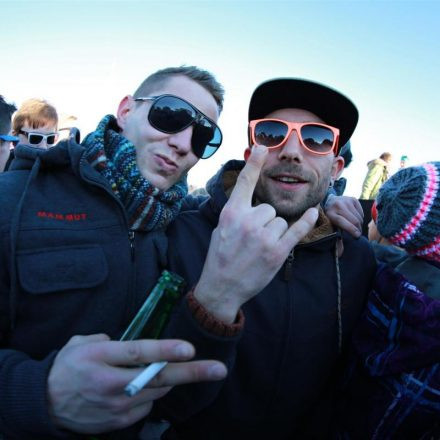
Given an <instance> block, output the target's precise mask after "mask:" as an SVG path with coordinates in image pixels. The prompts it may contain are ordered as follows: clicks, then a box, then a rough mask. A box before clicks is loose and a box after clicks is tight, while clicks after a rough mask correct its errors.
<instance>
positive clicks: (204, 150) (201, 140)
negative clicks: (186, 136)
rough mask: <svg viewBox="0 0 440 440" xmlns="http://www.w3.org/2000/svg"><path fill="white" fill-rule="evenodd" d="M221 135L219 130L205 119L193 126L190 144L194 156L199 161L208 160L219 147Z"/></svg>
mask: <svg viewBox="0 0 440 440" xmlns="http://www.w3.org/2000/svg"><path fill="white" fill-rule="evenodd" d="M221 143H222V135H221V132H220V130H219V129H218V128H217V127H216V126H214V125H213V124H211V123H210V122H209V121H208V120H207V119H205V120H200V121H199V122H198V123H196V124H194V128H193V135H192V138H191V144H192V149H193V152H194V154H195V155H196V156H197V157H199V158H201V159H208V157H211V156H212V155H213V154H214V153H215V152H216V151H217V149H218V147H220V144H221Z"/></svg>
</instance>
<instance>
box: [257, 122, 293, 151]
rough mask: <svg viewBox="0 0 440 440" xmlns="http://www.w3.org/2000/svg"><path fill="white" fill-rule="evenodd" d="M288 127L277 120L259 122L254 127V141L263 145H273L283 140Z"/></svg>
mask: <svg viewBox="0 0 440 440" xmlns="http://www.w3.org/2000/svg"><path fill="white" fill-rule="evenodd" d="M287 130H288V127H287V125H286V124H283V123H282V122H278V121H263V122H259V123H258V124H257V125H256V126H255V129H254V137H255V142H256V143H257V144H259V145H264V146H265V147H275V146H276V145H279V144H281V143H282V142H283V140H284V138H285V137H286V134H287Z"/></svg>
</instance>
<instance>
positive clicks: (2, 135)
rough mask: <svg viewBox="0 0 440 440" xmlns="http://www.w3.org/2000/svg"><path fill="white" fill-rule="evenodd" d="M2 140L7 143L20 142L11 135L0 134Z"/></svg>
mask: <svg viewBox="0 0 440 440" xmlns="http://www.w3.org/2000/svg"><path fill="white" fill-rule="evenodd" d="M0 139H1V140H2V141H5V142H18V141H19V140H20V139H19V138H18V137H17V136H10V135H9V134H0Z"/></svg>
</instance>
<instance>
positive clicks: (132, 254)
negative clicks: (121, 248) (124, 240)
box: [128, 231, 134, 261]
mask: <svg viewBox="0 0 440 440" xmlns="http://www.w3.org/2000/svg"><path fill="white" fill-rule="evenodd" d="M128 239H129V240H130V251H131V260H132V261H134V231H129V232H128Z"/></svg>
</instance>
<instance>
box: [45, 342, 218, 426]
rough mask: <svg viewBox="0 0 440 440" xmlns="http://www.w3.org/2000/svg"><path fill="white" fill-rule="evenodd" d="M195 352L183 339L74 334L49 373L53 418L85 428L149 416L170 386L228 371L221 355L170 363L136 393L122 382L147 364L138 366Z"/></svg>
mask: <svg viewBox="0 0 440 440" xmlns="http://www.w3.org/2000/svg"><path fill="white" fill-rule="evenodd" d="M193 356H194V348H193V346H192V345H191V344H189V343H187V342H184V341H178V340H165V339H164V340H136V341H124V342H120V341H110V340H109V338H108V336H106V335H91V336H74V337H73V338H71V339H70V341H69V342H68V343H67V344H66V345H65V346H64V347H63V348H62V350H60V352H59V353H58V355H57V357H56V358H55V361H54V364H53V366H52V369H51V371H50V373H49V378H48V395H49V402H50V412H51V414H52V417H53V419H54V421H55V424H56V425H57V426H58V427H60V428H63V429H68V430H71V431H74V432H77V433H87V434H97V433H102V432H108V431H112V430H115V429H121V428H124V427H127V426H130V425H132V424H133V423H135V422H137V421H138V420H140V419H141V418H143V417H144V416H146V415H147V414H148V413H149V412H150V410H151V407H152V404H153V401H154V400H156V399H158V398H160V397H162V396H163V395H164V394H166V393H167V392H168V391H169V390H170V389H171V387H172V386H174V385H178V384H182V383H189V382H200V381H205V380H219V379H223V378H224V377H225V376H226V368H225V366H224V365H223V364H222V363H221V362H218V361H193V362H180V363H169V364H168V365H167V366H166V367H165V368H164V369H163V370H162V371H161V372H160V373H159V374H158V375H157V376H156V377H155V378H154V379H153V380H152V381H151V382H150V383H149V385H148V387H147V388H145V389H144V390H142V391H140V392H139V393H138V394H137V395H136V396H134V397H128V396H126V395H125V394H124V387H125V386H126V385H127V384H128V383H129V382H130V381H131V380H132V379H134V378H135V377H136V376H137V375H138V374H139V373H140V372H141V371H142V370H143V368H135V367H136V366H138V365H140V364H146V363H150V362H156V361H160V360H167V361H173V362H175V361H184V360H188V359H190V358H192V357H193ZM129 366H131V367H132V368H127V367H129Z"/></svg>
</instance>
